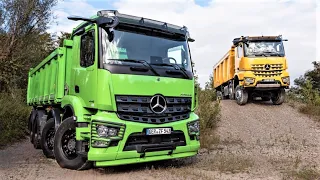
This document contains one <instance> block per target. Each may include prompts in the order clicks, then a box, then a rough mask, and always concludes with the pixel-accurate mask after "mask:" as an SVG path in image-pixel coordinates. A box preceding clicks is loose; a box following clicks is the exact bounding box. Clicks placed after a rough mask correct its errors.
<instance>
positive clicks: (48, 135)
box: [46, 128, 54, 150]
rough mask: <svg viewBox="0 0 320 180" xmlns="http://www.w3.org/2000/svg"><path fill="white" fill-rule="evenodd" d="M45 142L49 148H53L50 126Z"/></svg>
mask: <svg viewBox="0 0 320 180" xmlns="http://www.w3.org/2000/svg"><path fill="white" fill-rule="evenodd" d="M46 143H47V147H48V149H50V150H53V143H54V128H50V130H49V131H48V133H47V135H46Z"/></svg>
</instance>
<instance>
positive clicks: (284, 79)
mask: <svg viewBox="0 0 320 180" xmlns="http://www.w3.org/2000/svg"><path fill="white" fill-rule="evenodd" d="M282 82H283V83H286V84H289V83H290V77H289V76H287V77H283V78H282Z"/></svg>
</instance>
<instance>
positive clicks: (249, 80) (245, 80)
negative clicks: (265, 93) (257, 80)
mask: <svg viewBox="0 0 320 180" xmlns="http://www.w3.org/2000/svg"><path fill="white" fill-rule="evenodd" d="M244 82H245V83H246V84H247V85H249V84H253V83H254V78H247V77H246V78H244Z"/></svg>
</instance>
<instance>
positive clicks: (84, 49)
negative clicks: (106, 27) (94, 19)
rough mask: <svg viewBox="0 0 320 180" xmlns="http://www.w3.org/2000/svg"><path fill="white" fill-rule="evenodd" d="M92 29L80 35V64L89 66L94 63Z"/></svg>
mask: <svg viewBox="0 0 320 180" xmlns="http://www.w3.org/2000/svg"><path fill="white" fill-rule="evenodd" d="M94 34H95V33H94V31H89V32H87V33H86V34H84V35H83V36H81V47H80V66H81V67H89V66H92V65H93V64H94V57H95V45H94Z"/></svg>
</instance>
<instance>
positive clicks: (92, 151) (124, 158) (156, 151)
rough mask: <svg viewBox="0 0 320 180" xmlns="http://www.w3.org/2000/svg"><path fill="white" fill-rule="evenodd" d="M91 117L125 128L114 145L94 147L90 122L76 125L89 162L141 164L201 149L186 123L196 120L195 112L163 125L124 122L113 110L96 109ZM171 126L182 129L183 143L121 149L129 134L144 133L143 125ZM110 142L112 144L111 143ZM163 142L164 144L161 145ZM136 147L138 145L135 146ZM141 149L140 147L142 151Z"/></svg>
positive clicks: (154, 126) (150, 126)
mask: <svg viewBox="0 0 320 180" xmlns="http://www.w3.org/2000/svg"><path fill="white" fill-rule="evenodd" d="M91 119H92V120H94V121H96V120H98V121H100V122H107V123H110V122H111V123H115V124H120V125H121V124H122V126H124V128H121V129H122V130H121V131H122V135H121V136H122V137H121V138H115V139H116V140H117V144H116V145H112V146H108V147H93V146H92V140H93V139H94V135H93V131H94V130H92V129H91V125H89V126H88V127H78V128H77V130H76V133H77V140H85V141H88V143H89V147H90V148H89V151H88V154H87V157H88V160H89V161H94V162H95V165H96V166H115V165H123V164H132V163H141V162H149V161H157V160H167V159H173V158H183V157H188V156H194V155H196V154H197V152H198V150H199V148H200V142H199V139H198V138H192V137H191V136H190V135H189V132H188V128H187V123H188V122H191V121H194V120H197V119H199V118H198V116H197V115H196V114H194V113H191V114H190V117H189V119H186V120H181V121H176V122H172V123H165V124H148V123H139V122H130V121H124V120H121V119H119V118H118V117H117V115H116V114H115V113H108V112H98V113H97V114H96V115H93V116H92V117H91ZM160 127H171V128H172V130H173V131H179V132H183V134H184V137H185V145H182V146H175V147H174V148H172V149H171V148H168V147H169V146H161V145H160V144H159V146H155V144H153V145H152V147H151V148H149V149H152V150H151V152H150V150H148V151H146V152H145V151H144V150H145V149H146V148H147V147H146V146H143V147H137V149H135V150H124V148H125V146H126V142H127V140H128V138H129V137H130V135H132V134H135V133H142V132H145V129H146V128H160ZM110 144H112V143H110ZM162 145H163V144H162ZM138 146H139V145H138ZM141 149H143V150H141Z"/></svg>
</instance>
